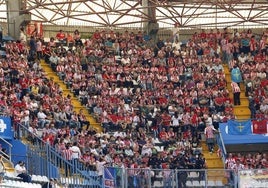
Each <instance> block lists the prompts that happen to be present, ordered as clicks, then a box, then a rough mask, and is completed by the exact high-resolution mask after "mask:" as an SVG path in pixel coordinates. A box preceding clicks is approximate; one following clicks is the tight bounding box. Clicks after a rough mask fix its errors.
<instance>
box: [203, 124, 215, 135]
mask: <svg viewBox="0 0 268 188" xmlns="http://www.w3.org/2000/svg"><path fill="white" fill-rule="evenodd" d="M215 130H216V129H215V128H214V127H213V125H210V126H207V127H206V128H205V132H204V133H205V135H206V138H214V131H215Z"/></svg>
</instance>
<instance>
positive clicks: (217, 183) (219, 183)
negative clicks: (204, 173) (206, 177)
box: [215, 180, 223, 186]
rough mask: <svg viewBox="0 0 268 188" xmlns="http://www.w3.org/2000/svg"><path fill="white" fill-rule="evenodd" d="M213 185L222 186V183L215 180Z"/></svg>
mask: <svg viewBox="0 0 268 188" xmlns="http://www.w3.org/2000/svg"><path fill="white" fill-rule="evenodd" d="M215 185H216V186H223V183H222V181H220V180H217V181H216V182H215Z"/></svg>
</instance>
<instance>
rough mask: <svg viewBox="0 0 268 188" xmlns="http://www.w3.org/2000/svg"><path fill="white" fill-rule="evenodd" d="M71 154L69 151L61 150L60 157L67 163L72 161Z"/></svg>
mask: <svg viewBox="0 0 268 188" xmlns="http://www.w3.org/2000/svg"><path fill="white" fill-rule="evenodd" d="M72 154H73V152H72V150H70V149H64V150H62V156H63V158H64V159H66V160H68V161H70V160H72Z"/></svg>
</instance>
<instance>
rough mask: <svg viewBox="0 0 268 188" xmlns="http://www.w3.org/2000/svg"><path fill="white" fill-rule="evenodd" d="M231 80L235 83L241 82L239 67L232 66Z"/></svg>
mask: <svg viewBox="0 0 268 188" xmlns="http://www.w3.org/2000/svg"><path fill="white" fill-rule="evenodd" d="M231 80H232V81H233V82H236V83H240V82H242V75H241V71H240V70H239V68H233V69H232V71H231Z"/></svg>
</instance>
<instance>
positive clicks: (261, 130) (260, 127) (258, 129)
mask: <svg viewBox="0 0 268 188" xmlns="http://www.w3.org/2000/svg"><path fill="white" fill-rule="evenodd" d="M252 128H253V130H252V132H253V134H267V120H260V121H258V120H252Z"/></svg>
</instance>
